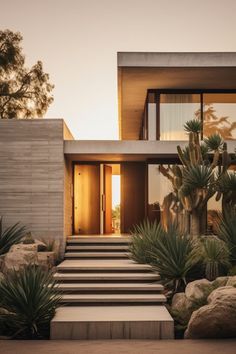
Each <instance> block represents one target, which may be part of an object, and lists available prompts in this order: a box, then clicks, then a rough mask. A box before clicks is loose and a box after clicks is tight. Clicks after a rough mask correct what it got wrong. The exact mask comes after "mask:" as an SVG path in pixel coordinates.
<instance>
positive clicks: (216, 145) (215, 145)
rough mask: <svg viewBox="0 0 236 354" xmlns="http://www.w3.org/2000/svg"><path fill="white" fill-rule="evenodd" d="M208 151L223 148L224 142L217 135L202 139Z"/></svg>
mask: <svg viewBox="0 0 236 354" xmlns="http://www.w3.org/2000/svg"><path fill="white" fill-rule="evenodd" d="M204 143H205V144H206V146H207V148H208V150H209V151H216V150H219V149H222V148H223V144H224V140H223V139H222V137H221V135H219V134H217V133H216V134H212V135H210V136H209V137H207V138H205V139H204Z"/></svg>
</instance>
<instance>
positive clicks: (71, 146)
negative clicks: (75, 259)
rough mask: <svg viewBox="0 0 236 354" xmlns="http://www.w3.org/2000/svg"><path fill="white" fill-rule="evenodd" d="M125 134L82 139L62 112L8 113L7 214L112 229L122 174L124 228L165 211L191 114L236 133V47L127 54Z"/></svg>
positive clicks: (46, 226) (3, 207)
mask: <svg viewBox="0 0 236 354" xmlns="http://www.w3.org/2000/svg"><path fill="white" fill-rule="evenodd" d="M117 60H118V61H117V69H118V72H117V74H118V94H119V97H118V102H119V131H120V140H119V141H100V140H99V141H83V140H74V139H73V136H72V134H71V133H70V132H69V130H68V128H67V127H66V124H65V122H64V121H63V120H62V119H36V120H24V119H22V120H14V119H13V120H1V121H0V161H1V164H0V214H1V215H3V216H4V215H5V216H6V221H7V222H9V223H12V222H16V221H19V220H20V221H21V222H22V223H24V224H26V225H28V226H29V228H30V229H31V230H32V232H33V234H35V236H44V237H49V238H56V239H59V240H60V241H61V242H62V245H63V242H64V239H65V237H66V236H68V235H73V234H75V235H77V234H79V235H83V234H84V235H86V234H107V235H109V234H111V233H112V232H114V228H112V187H111V181H112V176H113V175H120V191H121V193H120V230H119V231H120V232H121V233H128V232H129V231H130V229H131V228H132V225H133V224H135V223H138V222H140V221H141V220H143V219H144V218H145V217H146V216H148V217H149V218H151V219H153V218H159V217H160V204H161V203H162V202H163V198H164V197H165V194H166V192H167V189H168V181H166V179H165V178H164V177H163V176H161V175H160V173H159V171H158V164H160V163H161V164H169V163H173V162H177V161H178V159H177V154H176V145H177V144H180V145H182V146H183V145H184V144H185V141H186V140H187V136H186V134H185V132H184V129H183V125H184V123H185V122H186V121H187V120H189V119H192V118H194V117H199V119H201V120H202V121H203V127H204V128H203V135H204V136H206V135H207V134H209V133H212V132H214V131H215V132H217V131H218V132H220V133H221V134H222V136H223V137H224V138H225V139H226V140H229V141H228V147H229V151H231V152H232V151H233V150H234V147H235V144H234V141H233V140H235V139H236V86H235V79H236V53H118V57H117Z"/></svg>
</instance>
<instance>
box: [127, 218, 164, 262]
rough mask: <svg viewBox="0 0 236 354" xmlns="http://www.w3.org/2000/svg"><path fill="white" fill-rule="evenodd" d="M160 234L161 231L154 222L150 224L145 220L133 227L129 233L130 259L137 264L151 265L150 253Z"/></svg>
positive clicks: (156, 222)
mask: <svg viewBox="0 0 236 354" xmlns="http://www.w3.org/2000/svg"><path fill="white" fill-rule="evenodd" d="M161 233H163V230H162V228H161V225H160V224H159V223H158V221H156V220H155V221H154V222H150V221H149V220H148V219H147V220H144V221H143V222H142V223H140V224H139V225H135V226H134V227H133V231H132V233H131V235H132V243H131V245H130V249H129V250H130V253H131V258H132V259H134V260H135V261H136V262H139V263H151V261H152V257H151V254H150V251H151V250H152V248H153V245H154V244H155V243H156V240H157V238H158V237H159V235H160V234H161Z"/></svg>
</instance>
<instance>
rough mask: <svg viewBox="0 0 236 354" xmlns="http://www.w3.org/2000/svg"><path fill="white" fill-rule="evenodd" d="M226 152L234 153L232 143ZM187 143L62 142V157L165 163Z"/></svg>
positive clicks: (229, 143)
mask: <svg viewBox="0 0 236 354" xmlns="http://www.w3.org/2000/svg"><path fill="white" fill-rule="evenodd" d="M227 143H228V151H229V152H230V153H233V152H234V148H235V144H234V141H228V142H227ZM186 144H187V141H147V140H137V141H125V140H112V141H111V140H69V141H64V155H65V156H66V158H67V159H69V160H70V161H74V162H75V161H82V162H83V161H86V162H104V161H106V162H124V161H145V162H147V161H153V162H155V163H158V162H167V161H170V163H171V160H173V159H177V158H178V155H177V151H176V146H177V145H180V146H181V147H182V148H183V147H184V146H185V145H186Z"/></svg>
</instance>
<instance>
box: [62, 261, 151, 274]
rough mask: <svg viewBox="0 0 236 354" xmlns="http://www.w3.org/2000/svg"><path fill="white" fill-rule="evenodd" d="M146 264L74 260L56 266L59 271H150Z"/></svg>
mask: <svg viewBox="0 0 236 354" xmlns="http://www.w3.org/2000/svg"><path fill="white" fill-rule="evenodd" d="M151 269H152V268H151V266H150V265H148V264H138V263H136V262H134V261H132V260H129V259H116V260H113V259H112V260H110V259H96V260H92V259H89V260H88V259H78V260H77V259H74V260H72V259H71V260H69V259H68V260H65V261H63V262H62V263H60V264H59V265H58V266H57V270H58V271H59V272H61V271H85V270H86V271H119V270H122V271H144V272H145V271H150V270H151Z"/></svg>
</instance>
